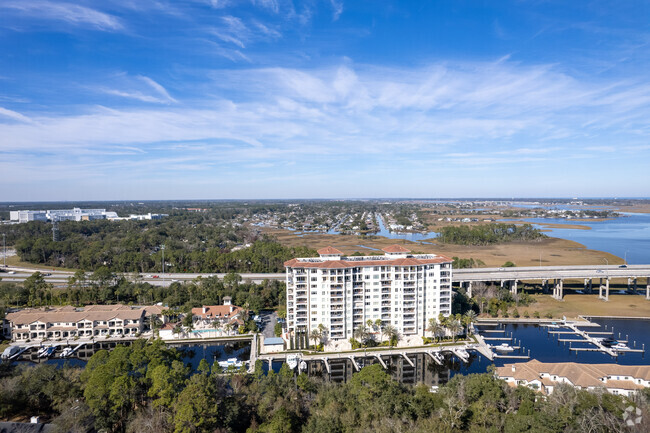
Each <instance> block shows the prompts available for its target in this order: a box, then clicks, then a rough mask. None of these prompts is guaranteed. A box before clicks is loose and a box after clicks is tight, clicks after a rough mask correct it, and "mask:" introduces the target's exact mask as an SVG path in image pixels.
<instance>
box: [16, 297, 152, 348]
mask: <svg viewBox="0 0 650 433" xmlns="http://www.w3.org/2000/svg"><path fill="white" fill-rule="evenodd" d="M149 315H150V314H148V312H147V310H146V308H144V307H130V306H128V305H89V306H87V307H85V308H75V307H72V306H66V307H59V308H47V309H45V308H30V309H25V310H20V311H15V312H11V313H8V314H7V315H6V318H5V320H6V321H7V322H8V323H9V329H10V331H11V336H10V337H11V339H12V340H13V341H27V340H45V339H57V338H62V339H65V338H75V337H80V338H91V337H102V336H106V335H109V336H121V335H124V336H135V335H137V334H139V333H141V332H142V331H143V330H144V328H145V318H146V317H147V316H149Z"/></svg>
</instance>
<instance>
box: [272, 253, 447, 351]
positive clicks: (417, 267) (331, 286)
mask: <svg viewBox="0 0 650 433" xmlns="http://www.w3.org/2000/svg"><path fill="white" fill-rule="evenodd" d="M383 251H384V253H385V254H384V255H383V256H348V257H344V256H343V253H342V252H341V251H339V250H337V249H336V248H332V247H327V248H322V249H320V250H318V254H319V255H320V257H318V258H297V259H292V260H289V261H287V262H285V263H284V266H285V267H286V275H287V280H286V282H287V325H288V326H287V329H288V331H289V332H293V331H299V330H305V331H311V330H312V329H315V328H316V327H318V325H319V324H323V325H324V326H325V327H326V328H327V329H329V337H330V338H331V339H333V340H338V339H349V338H351V337H352V336H353V333H354V330H355V329H356V328H357V327H358V326H360V325H363V326H365V324H366V321H368V320H372V321H373V322H375V321H376V320H381V322H382V324H384V325H387V324H390V325H393V326H394V327H395V328H396V329H397V331H398V332H399V333H400V334H401V335H404V336H408V335H419V336H424V335H425V332H426V328H427V324H428V321H429V319H431V318H436V319H437V318H438V315H439V314H443V315H444V316H448V315H449V314H451V301H452V296H451V272H452V269H451V265H452V260H451V259H449V258H447V257H444V256H440V255H436V254H411V252H410V251H409V250H408V249H406V248H404V247H402V246H400V245H393V246H390V247H387V248H384V249H383Z"/></svg>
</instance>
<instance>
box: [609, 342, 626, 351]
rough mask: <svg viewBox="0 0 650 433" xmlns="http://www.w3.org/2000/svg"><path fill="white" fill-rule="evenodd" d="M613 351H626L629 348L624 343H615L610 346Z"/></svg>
mask: <svg viewBox="0 0 650 433" xmlns="http://www.w3.org/2000/svg"><path fill="white" fill-rule="evenodd" d="M612 349H614V350H628V349H629V347H627V345H626V344H625V343H616V344H614V345H613V346H612Z"/></svg>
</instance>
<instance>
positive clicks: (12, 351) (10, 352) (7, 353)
mask: <svg viewBox="0 0 650 433" xmlns="http://www.w3.org/2000/svg"><path fill="white" fill-rule="evenodd" d="M21 349H22V347H20V346H9V347H7V348H6V349H5V350H4V352H2V355H1V357H2V359H9V358H11V357H12V356H14V355H16V354H17V353H18V352H20V350H21Z"/></svg>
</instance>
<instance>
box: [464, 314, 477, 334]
mask: <svg viewBox="0 0 650 433" xmlns="http://www.w3.org/2000/svg"><path fill="white" fill-rule="evenodd" d="M476 317H477V314H476V312H475V311H474V310H469V311H468V312H466V313H465V320H466V323H467V334H468V335H469V329H470V325H471V324H472V323H474V322H476Z"/></svg>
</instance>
